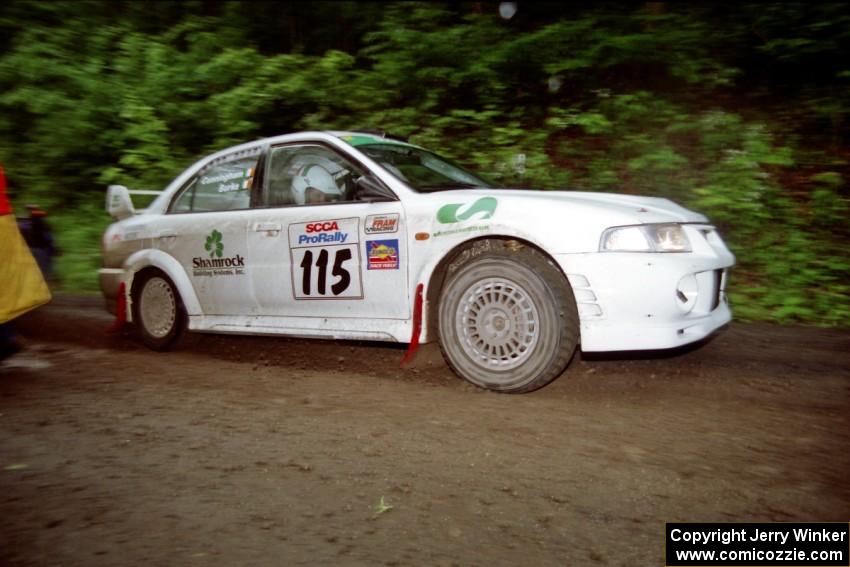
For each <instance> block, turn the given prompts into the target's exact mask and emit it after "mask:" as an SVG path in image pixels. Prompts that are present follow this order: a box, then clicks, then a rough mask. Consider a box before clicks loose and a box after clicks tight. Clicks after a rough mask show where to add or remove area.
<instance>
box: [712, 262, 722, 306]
mask: <svg viewBox="0 0 850 567" xmlns="http://www.w3.org/2000/svg"><path fill="white" fill-rule="evenodd" d="M722 283H723V270H714V278H713V281H712V288H711V293H712V296H711V309H709V311H714V310H715V309H717V307H718V306H719V305H720V292H721V286H722Z"/></svg>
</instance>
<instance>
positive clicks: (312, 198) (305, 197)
mask: <svg viewBox="0 0 850 567" xmlns="http://www.w3.org/2000/svg"><path fill="white" fill-rule="evenodd" d="M362 174H363V172H362V170H361V169H360V168H359V167H357V166H355V165H354V164H352V163H351V162H349V161H348V160H346V159H345V158H343V157H342V156H340V155H339V154H337V153H336V152H334V151H332V150H330V149H328V148H326V147H324V146H318V145H298V146H277V147H273V148H271V151H270V152H269V166H268V170H267V175H268V177H267V178H266V179H267V181H266V193H265V199H264V200H263V201H264V204H265V205H266V206H269V207H280V206H287V205H314V204H321V203H333V202H339V201H352V200H354V182H355V180H356V179H357V178H358V177H360V176H361V175H362Z"/></svg>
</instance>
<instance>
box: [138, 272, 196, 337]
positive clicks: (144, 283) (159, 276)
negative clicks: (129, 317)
mask: <svg viewBox="0 0 850 567" xmlns="http://www.w3.org/2000/svg"><path fill="white" fill-rule="evenodd" d="M133 321H134V322H135V324H136V328H137V329H138V332H139V337H140V338H141V340H142V342H143V343H145V345H147V346H148V347H149V348H152V349H154V350H167V349H169V348H170V347H171V346H173V345H174V343H175V342H176V341H177V339H178V338H180V335H181V334H182V333H183V330H184V328H185V326H186V311H185V309H184V308H183V302H182V301H181V300H180V295H179V294H178V293H177V288H176V287H175V286H174V283H173V282H172V281H171V280H170V279H169V278H168V276H166V275H165V274H163V273H162V272H160V271H159V270H151V271H147V272H143V273H142V274H141V275H140V276H139V280H138V281H137V282H136V285H134V286H133Z"/></svg>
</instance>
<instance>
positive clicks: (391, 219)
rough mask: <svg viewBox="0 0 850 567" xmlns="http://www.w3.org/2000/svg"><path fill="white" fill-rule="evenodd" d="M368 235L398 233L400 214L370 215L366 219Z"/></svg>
mask: <svg viewBox="0 0 850 567" xmlns="http://www.w3.org/2000/svg"><path fill="white" fill-rule="evenodd" d="M365 231H366V234H390V233H393V232H398V213H393V214H389V215H369V216H368V217H366V228H365Z"/></svg>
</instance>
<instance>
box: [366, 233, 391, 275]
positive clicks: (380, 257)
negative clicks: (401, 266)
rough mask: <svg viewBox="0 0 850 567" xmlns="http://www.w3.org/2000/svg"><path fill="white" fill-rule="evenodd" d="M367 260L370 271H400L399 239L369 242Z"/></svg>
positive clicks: (367, 244) (367, 243) (367, 242)
mask: <svg viewBox="0 0 850 567" xmlns="http://www.w3.org/2000/svg"><path fill="white" fill-rule="evenodd" d="M366 258H367V259H368V264H367V266H366V268H367V269H369V270H397V269H398V239H395V238H394V239H392V240H367V241H366Z"/></svg>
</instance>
